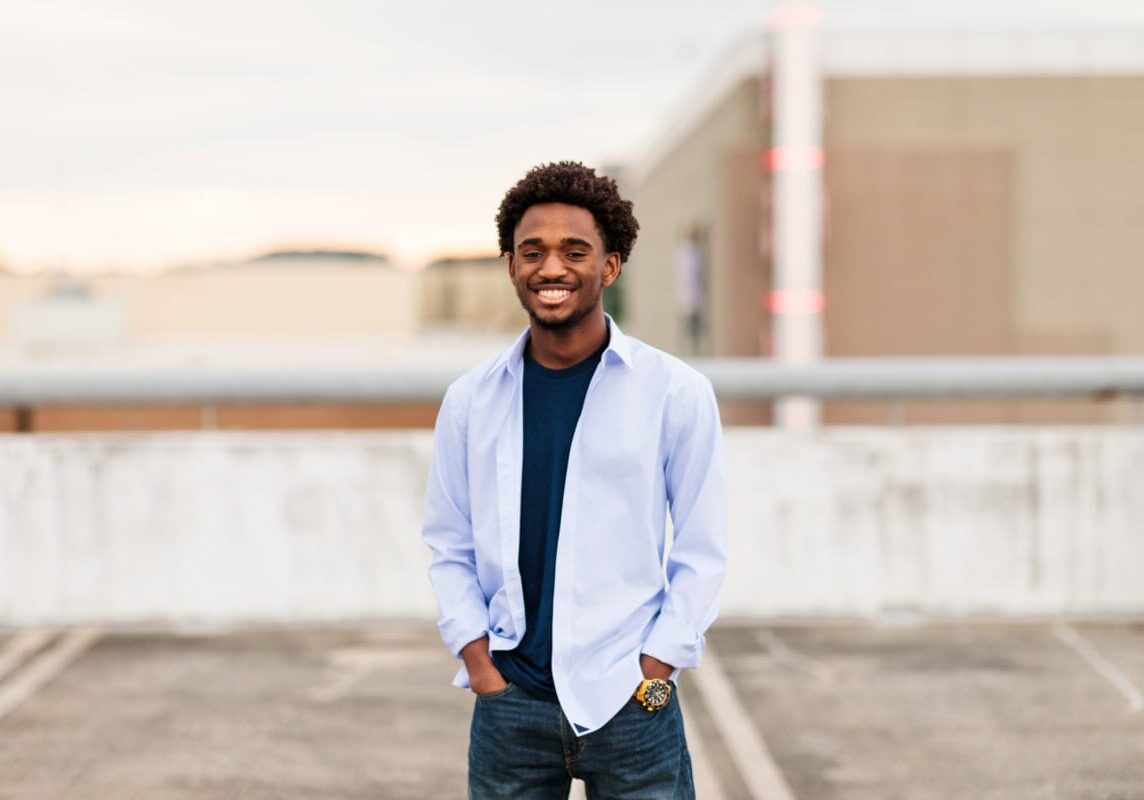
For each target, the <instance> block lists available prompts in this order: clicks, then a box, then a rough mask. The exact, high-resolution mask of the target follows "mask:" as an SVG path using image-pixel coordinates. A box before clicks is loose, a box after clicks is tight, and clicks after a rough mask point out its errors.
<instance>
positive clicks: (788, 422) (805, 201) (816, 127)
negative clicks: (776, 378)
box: [767, 4, 824, 431]
mask: <svg viewBox="0 0 1144 800" xmlns="http://www.w3.org/2000/svg"><path fill="white" fill-rule="evenodd" d="M820 24H821V15H820V13H819V12H818V9H816V8H815V7H814V6H811V5H806V4H791V5H782V6H779V7H777V8H775V10H774V12H773V13H772V15H771V19H770V28H771V32H772V36H773V40H774V76H773V80H772V85H773V92H774V95H773V98H772V108H773V133H772V141H773V146H772V148H771V150H770V151H768V153H767V165H768V166H769V167H770V169H771V170H772V173H773V174H772V182H771V186H772V193H773V194H772V200H773V208H774V254H775V264H774V266H775V268H774V284H773V286H772V289H771V292H770V295H769V302H768V306H769V307H770V310H771V319H772V326H773V329H772V333H773V341H774V355H775V358H776V360H778V361H780V362H783V363H786V364H809V363H812V362H815V361H817V360H818V359H819V358H820V357H821V355H822V310H823V294H822V167H823V162H824V155H823V149H822V64H821V57H820V52H819V40H820V37H819V31H820ZM820 416H821V410H820V404H819V402H818V401H817V400H814V399H812V398H809V397H790V398H784V399H783V400H780V401H779V402H778V403H777V404H776V419H775V421H776V423H777V424H778V425H779V426H780V427H782V428H784V429H786V430H793V431H809V430H813V429H815V428H817V427H818V424H819V419H820Z"/></svg>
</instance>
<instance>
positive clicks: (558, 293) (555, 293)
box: [538, 289, 572, 300]
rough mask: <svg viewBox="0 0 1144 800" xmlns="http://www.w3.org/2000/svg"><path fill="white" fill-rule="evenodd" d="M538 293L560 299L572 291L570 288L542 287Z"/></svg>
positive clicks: (550, 298) (549, 297) (551, 298)
mask: <svg viewBox="0 0 1144 800" xmlns="http://www.w3.org/2000/svg"><path fill="white" fill-rule="evenodd" d="M538 294H539V295H540V296H541V297H546V298H548V299H549V300H560V299H563V298H565V297H567V296H568V295H570V294H572V292H571V290H569V289H541V290H540V291H539V292H538Z"/></svg>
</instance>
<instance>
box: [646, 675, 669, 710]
mask: <svg viewBox="0 0 1144 800" xmlns="http://www.w3.org/2000/svg"><path fill="white" fill-rule="evenodd" d="M669 699H671V684H670V683H668V682H667V681H659V680H656V681H651V682H650V683H648V685H647V687H646V688H645V689H644V702H645V703H646V704H647V706H648V708H663V707H664V706H666V705H667V701H668V700H669Z"/></svg>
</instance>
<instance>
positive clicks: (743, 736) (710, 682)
mask: <svg viewBox="0 0 1144 800" xmlns="http://www.w3.org/2000/svg"><path fill="white" fill-rule="evenodd" d="M695 685H696V686H697V687H698V688H699V692H700V694H702V695H703V700H704V702H705V703H706V704H707V711H708V713H709V714H710V716H711V719H712V721H714V723H715V726H716V727H717V728H718V729H719V736H720V738H721V739H722V740H723V743H724V744H725V745H726V746H727V750H728V752H729V753H730V754H731V760H732V761H734V762H735V767H736V768H737V769H738V770H739V775H741V776H742V778H743V782H744V783H745V784H747V790H748V791H749V792H750V793H751V797H752V798H753V800H794V793H793V792H792V791H791V789H790V786H789V785H787V782H786V779H785V778H783V775H782V773H781V772H780V771H779V768H778V765H777V764H775V760H774V758H773V757H772V756H771V753H770V751H769V750H768V749H767V746H766V744H765V743H764V742H763V737H762V736H760V735H759V732H758V730H757V729H756V728H755V725H754V723H752V722H751V720H750V718H749V717H748V716H747V713H746V712H745V711H744V710H743V704H742V703H741V702H740V701H739V698H738V696H737V695H736V694H735V688H734V687H733V686H732V685H731V680H730V679H729V678H728V677H727V673H726V672H724V671H723V665H722V664H721V663H720V662H719V658H718V656H716V655H715V653H713V652H712V651H711V648H708V649H707V652H706V653H704V654H703V665H702V666H701V667H700V668H699V669H697V670H695Z"/></svg>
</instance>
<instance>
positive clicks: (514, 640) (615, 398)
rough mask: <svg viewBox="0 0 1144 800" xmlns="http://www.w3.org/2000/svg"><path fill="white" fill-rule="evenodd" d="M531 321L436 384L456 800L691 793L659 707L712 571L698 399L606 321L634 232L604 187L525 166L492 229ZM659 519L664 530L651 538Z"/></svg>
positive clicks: (576, 170) (713, 463) (719, 569)
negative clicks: (461, 772)
mask: <svg viewBox="0 0 1144 800" xmlns="http://www.w3.org/2000/svg"><path fill="white" fill-rule="evenodd" d="M497 230H498V235H499V240H500V248H501V252H502V253H503V254H504V255H506V256H507V258H508V273H509V277H510V278H511V280H512V283H513V286H514V287H515V289H516V293H517V295H518V296H519V298H520V302H521V304H522V305H523V306H524V308H525V310H526V311H527V312H528V316H529V326H528V329H527V330H526V331H524V333H522V334H521V336H520V338H519V339H518V340H517V341H516V343H515V344H514V345H513V346H512V347H511V348H509V349H508V350H507V351H506V352H504V353H502V354H501V355H500V356H498V357H497V358H495V359H493V360H492V361H490V362H487V363H485V364H481V365H480V366H478V367H477V368H475V369H473V370H470V371H469V372H468V373H466V374H465V375H463V376H462V377H461V378H459V379H458V380H457V381H456V382H455V383H454V384H453V385H452V386H450V387H449V390H448V392H447V393H446V395H445V399H444V401H443V403H442V405H441V411H440V415H439V416H438V418H437V429H436V434H435V439H434V452H433V464H432V467H431V470H430V475H429V482H428V488H427V491H426V501H425V526H424V530H423V537H424V540H425V542H426V544H428V545H429V547H430V549H431V550H432V552H433V562H432V566H431V567H430V579H431V580H432V583H433V588H434V590H435V592H436V594H437V601H438V605H439V606H440V610H441V616H440V620H439V622H438V627H439V628H440V631H441V636H442V638H443V639H444V641H445V644H446V645H447V646H448V647H449V649H450V650H451V651H452V652H453V653H454V655H456V656H458V657H459V658H461V659H462V660H463V662H464V666H463V667H462V668H461V669H460V671H459V673H458V674H457V678H456V680H455V681H454V683H455V684H456V685H457V686H460V687H463V688H468V689H470V690H471V691H472V692H473V693H474V694H475V695H476V705H475V708H474V710H473V718H472V726H471V730H470V740H469V796H470V797H471V798H474V800H484V798H513V799H514V800H528V799H530V798H537V799H538V800H539V799H540V798H545V799H547V798H566V797H567V796H568V791H569V787H570V784H571V780H572V778H580V779H582V780H584V782H585V783H586V785H587V790H588V796H589V797H590V798H592V799H593V800H603V799H604V798H624V799H625V800H626V799H627V798H663V799H664V800H670V799H671V798H691V797H694V794H695V792H694V788H693V785H692V778H691V761H690V758H689V756H688V752H687V742H686V740H685V739H684V735H683V720H682V717H681V715H680V711H679V705H678V701H677V699H676V697H675V684H674V681H673V679H674V677H675V675H676V674H677V672H678V671H679V670H680V669H688V668H695V667H698V666H699V659H700V656H701V654H702V652H703V645H704V638H703V635H704V631H705V630H706V629H707V627H708V626H709V625H710V624H711V622H712V621H713V620H714V618H715V614H716V607H717V600H718V593H719V587H720V585H721V583H722V579H723V570H724V563H725V555H724V541H725V527H726V509H725V506H726V497H725V494H726V490H725V476H724V466H723V442H722V434H721V429H720V425H719V411H718V407H717V406H716V403H715V396H714V394H713V392H712V390H711V384H710V383H709V382H708V381H707V379H706V378H704V377H703V376H702V375H700V374H699V373H698V372H696V371H695V370H693V369H691V368H690V367H688V366H687V365H686V364H684V363H683V362H682V361H680V360H678V359H676V358H674V357H672V356H670V355H668V354H666V353H663V352H661V351H659V350H656V349H655V348H653V347H650V346H648V345H646V344H644V343H643V342H640V341H639V340H637V339H634V338H632V337H629V336H625V335H624V334H623V333H622V332H621V331H620V329H619V327H618V326H617V325H616V324H615V322H614V321H612V319H611V318H610V317H608V316H607V315H606V314H605V313H604V308H603V304H602V302H601V296H602V292H603V289H604V287H605V286H610V285H611V284H612V283H613V282H614V281H615V280H616V279H617V278H618V277H619V276H620V271H621V267H622V265H623V263H624V262H625V261H626V260H627V258H628V255H629V254H630V253H631V249H632V245H633V244H634V243H635V239H636V233H637V231H638V230H639V224H638V223H637V222H636V219H635V217H634V216H633V215H632V205H631V203H630V202H628V201H626V200H623V199H622V198H621V197H620V195H619V193H618V191H617V188H616V184H615V182H614V181H612V180H611V179H609V178H606V177H601V176H597V175H596V173H595V172H594V171H593V170H591V169H589V168H587V167H585V166H583V165H581V164H577V163H571V162H560V163H556V164H546V165H542V166H539V167H536V168H534V169H532V170H531V171H530V172H529V173H528V174H527V175H525V177H524V178H523V179H522V180H521V181H520V182H519V183H517V184H516V186H514V187H513V188H512V189H510V190H509V191H508V193H507V194H506V195H505V197H504V200H503V201H502V203H501V207H500V211H499V213H498V215H497ZM669 512H670V516H671V524H672V534H670V535H668V534H667V533H666V522H667V514H668V513H669Z"/></svg>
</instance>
